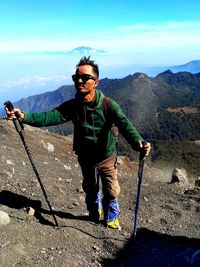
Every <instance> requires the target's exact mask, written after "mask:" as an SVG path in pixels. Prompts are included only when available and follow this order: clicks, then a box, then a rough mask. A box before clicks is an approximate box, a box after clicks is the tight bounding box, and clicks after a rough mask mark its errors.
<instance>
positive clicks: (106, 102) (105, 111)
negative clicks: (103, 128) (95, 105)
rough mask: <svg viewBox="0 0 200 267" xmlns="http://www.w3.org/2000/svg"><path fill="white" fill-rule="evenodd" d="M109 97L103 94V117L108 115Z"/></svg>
mask: <svg viewBox="0 0 200 267" xmlns="http://www.w3.org/2000/svg"><path fill="white" fill-rule="evenodd" d="M110 102H111V99H110V97H108V96H105V97H104V99H103V114H104V116H105V117H107V115H108V108H109V105H110Z"/></svg>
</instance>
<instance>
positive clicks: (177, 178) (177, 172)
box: [171, 168, 189, 186]
mask: <svg viewBox="0 0 200 267" xmlns="http://www.w3.org/2000/svg"><path fill="white" fill-rule="evenodd" d="M171 183H176V184H178V185H180V186H188V185H189V183H188V178H187V171H186V170H185V169H183V168H181V169H178V168H176V169H174V170H173V172H172V179H171Z"/></svg>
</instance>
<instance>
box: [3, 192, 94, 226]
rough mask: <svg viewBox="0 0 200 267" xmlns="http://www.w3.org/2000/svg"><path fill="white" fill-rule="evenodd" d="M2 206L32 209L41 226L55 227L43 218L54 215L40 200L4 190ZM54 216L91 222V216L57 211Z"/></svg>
mask: <svg viewBox="0 0 200 267" xmlns="http://www.w3.org/2000/svg"><path fill="white" fill-rule="evenodd" d="M0 204H2V205H5V206H8V207H10V208H13V209H28V208H29V207H32V208H33V209H34V210H35V214H34V216H35V218H36V219H38V220H39V222H40V223H41V224H44V225H51V226H54V224H53V223H52V222H50V221H48V220H47V219H45V218H44V217H43V214H48V215H52V214H51V211H50V210H47V209H44V208H42V202H41V201H40V200H33V199H30V198H28V197H25V196H22V195H19V194H17V193H13V192H10V191H7V190H4V191H1V192H0ZM54 215H56V216H58V217H60V218H65V219H71V220H84V221H89V216H87V215H78V216H76V215H73V214H71V213H68V212H63V211H56V210H55V211H54Z"/></svg>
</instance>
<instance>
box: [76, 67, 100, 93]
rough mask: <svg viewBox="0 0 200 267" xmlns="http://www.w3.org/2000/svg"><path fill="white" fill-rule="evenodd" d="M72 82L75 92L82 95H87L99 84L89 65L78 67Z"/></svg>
mask: <svg viewBox="0 0 200 267" xmlns="http://www.w3.org/2000/svg"><path fill="white" fill-rule="evenodd" d="M85 74H86V75H85ZM87 74H88V75H87ZM82 75H83V76H82ZM73 81H74V83H75V87H76V90H77V92H78V93H81V94H84V95H87V94H89V93H90V92H91V91H93V90H94V89H95V87H97V85H98V82H99V81H98V78H97V75H96V73H95V72H94V71H93V68H92V66H90V65H83V66H80V67H78V68H77V70H76V74H75V76H74V78H73Z"/></svg>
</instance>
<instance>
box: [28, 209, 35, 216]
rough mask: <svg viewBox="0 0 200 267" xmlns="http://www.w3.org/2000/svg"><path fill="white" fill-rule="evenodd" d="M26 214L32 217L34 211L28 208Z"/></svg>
mask: <svg viewBox="0 0 200 267" xmlns="http://www.w3.org/2000/svg"><path fill="white" fill-rule="evenodd" d="M27 214H28V215H29V216H34V214H35V210H34V209H33V208H32V207H29V208H28V209H27Z"/></svg>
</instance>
